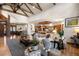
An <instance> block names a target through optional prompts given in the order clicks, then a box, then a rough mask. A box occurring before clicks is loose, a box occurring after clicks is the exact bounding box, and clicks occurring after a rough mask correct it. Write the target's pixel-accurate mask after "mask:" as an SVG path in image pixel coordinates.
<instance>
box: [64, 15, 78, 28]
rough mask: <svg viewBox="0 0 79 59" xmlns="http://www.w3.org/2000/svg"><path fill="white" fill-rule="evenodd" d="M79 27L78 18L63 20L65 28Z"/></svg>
mask: <svg viewBox="0 0 79 59" xmlns="http://www.w3.org/2000/svg"><path fill="white" fill-rule="evenodd" d="M77 26H79V16H77V17H71V18H66V19H65V27H77Z"/></svg>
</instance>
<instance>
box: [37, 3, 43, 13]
mask: <svg viewBox="0 0 79 59" xmlns="http://www.w3.org/2000/svg"><path fill="white" fill-rule="evenodd" d="M37 6H38V7H39V9H40V10H41V11H42V8H41V6H40V5H39V3H37Z"/></svg>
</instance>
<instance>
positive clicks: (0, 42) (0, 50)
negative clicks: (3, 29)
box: [0, 37, 11, 56]
mask: <svg viewBox="0 0 79 59" xmlns="http://www.w3.org/2000/svg"><path fill="white" fill-rule="evenodd" d="M5 40H6V38H5V37H0V56H11V53H10V50H9V48H8V46H7V44H6V42H5Z"/></svg>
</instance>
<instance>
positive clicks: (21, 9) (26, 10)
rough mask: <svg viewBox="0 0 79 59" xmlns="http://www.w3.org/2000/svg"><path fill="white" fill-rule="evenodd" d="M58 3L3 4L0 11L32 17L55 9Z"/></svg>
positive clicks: (0, 5)
mask: <svg viewBox="0 0 79 59" xmlns="http://www.w3.org/2000/svg"><path fill="white" fill-rule="evenodd" d="M55 5H56V3H2V4H0V9H1V10H5V11H8V12H12V13H16V14H19V15H23V16H26V17H30V16H33V15H36V14H38V13H41V12H43V11H46V10H47V9H49V8H51V7H54V6H55Z"/></svg>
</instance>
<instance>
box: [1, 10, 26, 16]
mask: <svg viewBox="0 0 79 59" xmlns="http://www.w3.org/2000/svg"><path fill="white" fill-rule="evenodd" d="M1 10H4V11H8V12H11V13H14V12H13V11H11V10H8V9H3V8H2V9H1ZM15 14H19V15H22V16H26V15H24V14H21V13H18V12H16V13H15Z"/></svg>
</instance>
